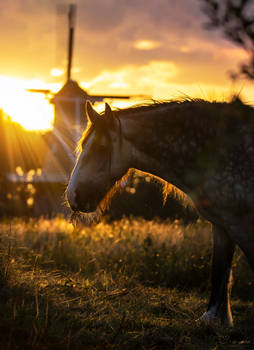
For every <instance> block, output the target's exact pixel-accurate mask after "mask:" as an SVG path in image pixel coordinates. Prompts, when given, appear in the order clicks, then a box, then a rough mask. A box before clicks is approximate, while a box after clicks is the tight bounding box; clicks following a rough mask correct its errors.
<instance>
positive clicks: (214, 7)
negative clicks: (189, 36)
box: [200, 0, 254, 79]
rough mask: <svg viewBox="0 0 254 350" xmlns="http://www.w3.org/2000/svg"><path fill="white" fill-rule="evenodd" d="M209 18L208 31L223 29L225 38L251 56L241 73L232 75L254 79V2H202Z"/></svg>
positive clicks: (206, 0)
mask: <svg viewBox="0 0 254 350" xmlns="http://www.w3.org/2000/svg"><path fill="white" fill-rule="evenodd" d="M200 1H201V3H202V9H203V11H204V13H205V14H206V15H207V16H208V18H209V22H208V23H207V24H206V25H205V27H206V28H207V29H216V28H220V29H222V31H223V33H224V35H225V37H226V38H227V39H229V40H230V41H232V42H234V43H236V44H237V45H239V46H241V47H242V48H243V49H244V50H245V51H246V52H247V53H248V55H249V60H248V62H245V63H242V65H241V67H240V71H238V72H234V73H231V77H232V79H236V78H238V77H239V76H240V75H241V76H244V77H247V78H248V79H254V1H253V0H200Z"/></svg>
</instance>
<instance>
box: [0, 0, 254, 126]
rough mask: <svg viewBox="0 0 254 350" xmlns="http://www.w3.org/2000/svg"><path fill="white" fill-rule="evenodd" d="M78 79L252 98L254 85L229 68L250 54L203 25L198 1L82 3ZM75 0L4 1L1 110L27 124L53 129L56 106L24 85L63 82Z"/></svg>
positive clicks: (157, 93)
mask: <svg viewBox="0 0 254 350" xmlns="http://www.w3.org/2000/svg"><path fill="white" fill-rule="evenodd" d="M73 2H74V3H76V4H77V21H76V32H75V43H74V62H73V74H72V76H73V79H76V80H77V81H78V82H79V83H80V85H81V86H83V87H84V88H85V89H87V91H88V92H90V93H93V94H98V93H102V94H148V95H150V96H151V97H153V98H155V99H165V98H172V97H177V96H179V95H183V94H187V95H190V96H199V97H202V98H208V99H211V98H217V99H226V98H228V97H229V95H230V94H232V93H233V92H239V91H241V92H242V96H243V98H244V99H245V100H246V101H247V102H249V103H254V98H253V93H254V82H246V81H243V80H241V81H239V82H237V83H234V84H233V83H232V81H231V80H230V78H229V75H228V71H230V70H233V69H236V68H237V67H238V65H239V63H241V62H242V61H244V60H245V59H246V57H247V56H246V53H245V52H244V51H243V50H242V49H241V48H238V47H237V46H235V45H234V44H232V43H230V42H229V41H227V40H226V39H225V38H223V35H222V34H221V33H220V32H216V31H207V30H205V29H204V23H205V22H206V21H207V19H206V16H205V15H204V14H203V13H202V11H201V9H200V1H199V0H188V1H186V0H129V1H127V0H83V1H82V0H77V1H76V2H75V1H73ZM67 4H69V1H61V0H43V1H41V0H5V1H1V2H0V29H1V47H2V50H1V55H0V108H2V109H3V110H4V111H5V112H6V113H8V114H9V115H10V116H11V117H12V118H13V119H14V120H16V121H18V122H20V123H21V124H23V125H24V126H25V127H26V128H41V129H43V128H48V127H49V126H50V121H52V118H53V109H52V106H50V105H49V104H48V102H47V101H46V100H45V98H44V97H43V95H38V94H37V95H36V94H31V93H28V92H26V91H25V89H26V88H50V89H53V91H57V90H58V89H59V88H60V87H61V84H62V83H64V81H65V69H66V61H67V14H66V11H64V10H65V8H66V6H64V5H67Z"/></svg>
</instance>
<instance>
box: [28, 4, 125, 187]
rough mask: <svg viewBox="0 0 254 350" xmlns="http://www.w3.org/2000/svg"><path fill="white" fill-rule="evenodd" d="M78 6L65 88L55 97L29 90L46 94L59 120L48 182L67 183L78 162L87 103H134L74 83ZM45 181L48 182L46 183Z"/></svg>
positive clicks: (71, 20)
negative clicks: (93, 93) (118, 101)
mask: <svg viewBox="0 0 254 350" xmlns="http://www.w3.org/2000/svg"><path fill="white" fill-rule="evenodd" d="M76 12H77V8H76V5H74V4H70V5H69V6H68V33H69V35H68V56H67V57H68V60H67V69H66V81H65V83H64V85H63V86H62V88H61V89H60V90H59V91H58V92H57V93H56V94H52V92H51V91H50V90H40V89H29V90H28V91H30V92H37V93H44V94H46V95H48V96H53V97H52V98H51V103H52V104H53V105H54V108H55V120H54V127H53V130H52V135H51V141H50V150H49V153H48V155H47V157H46V159H45V164H44V167H43V169H42V170H43V177H45V178H46V179H45V181H47V182H57V183H66V181H68V178H69V175H70V172H71V170H72V168H73V165H74V161H75V152H74V151H75V147H76V144H77V141H78V140H79V138H80V136H81V133H82V131H83V130H84V129H85V127H86V123H87V120H86V115H85V103H86V101H87V100H89V101H91V102H92V103H95V102H100V101H103V100H104V99H106V98H107V99H121V100H122V99H130V98H131V96H119V95H91V94H89V93H87V92H86V91H85V90H83V89H82V88H81V87H80V86H79V84H78V82H77V81H75V80H73V79H72V62H73V48H74V33H75V17H76ZM43 181H44V180H43Z"/></svg>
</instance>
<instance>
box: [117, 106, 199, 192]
mask: <svg viewBox="0 0 254 350" xmlns="http://www.w3.org/2000/svg"><path fill="white" fill-rule="evenodd" d="M187 107H188V106H186V109H187ZM186 109H185V108H182V109H181V108H180V106H179V108H177V106H176V108H170V106H168V107H163V106H162V107H161V108H160V107H158V108H156V107H154V108H153V109H151V110H150V111H147V112H146V111H144V112H143V113H142V114H140V115H138V113H137V112H136V115H135V114H133V115H130V116H129V117H128V116H126V118H121V119H122V123H123V136H124V137H125V138H126V139H127V140H128V141H129V142H130V143H131V145H132V167H133V168H136V169H139V170H141V171H145V172H148V173H151V174H153V175H155V176H158V177H160V178H162V179H164V180H166V181H168V182H171V183H172V184H174V185H176V186H178V187H179V188H181V189H187V188H188V187H189V184H188V179H186V178H185V177H184V176H185V174H187V173H189V172H190V171H191V170H192V168H193V165H194V164H195V163H197V162H196V160H197V157H198V153H199V152H200V149H201V148H202V146H203V144H204V143H205V141H206V140H205V135H204V131H203V130H202V129H203V126H204V125H202V124H203V123H202V122H200V118H199V120H197V118H196V117H195V113H194V116H193V118H192V116H191V115H188V114H189V113H186ZM202 133H203V134H202Z"/></svg>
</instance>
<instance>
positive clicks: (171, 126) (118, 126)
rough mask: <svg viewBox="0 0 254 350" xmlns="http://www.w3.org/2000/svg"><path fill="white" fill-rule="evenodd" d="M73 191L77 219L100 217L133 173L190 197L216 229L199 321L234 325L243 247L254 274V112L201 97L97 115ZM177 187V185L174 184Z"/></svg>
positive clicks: (82, 147)
mask: <svg viewBox="0 0 254 350" xmlns="http://www.w3.org/2000/svg"><path fill="white" fill-rule="evenodd" d="M86 115H87V118H88V120H89V123H88V126H87V128H86V130H85V131H84V134H83V136H82V138H81V140H80V142H79V146H78V157H77V161H76V164H75V166H74V169H73V171H72V174H71V177H70V180H69V184H68V187H67V201H68V202H69V205H70V207H71V209H72V210H73V212H74V213H77V212H82V213H86V215H87V216H88V217H89V216H90V217H92V218H94V217H96V216H98V215H100V214H101V213H102V212H103V210H105V207H106V206H107V204H108V201H109V199H110V198H111V197H112V196H113V195H114V192H115V190H116V189H117V188H118V187H121V186H123V184H124V182H125V179H126V177H128V176H129V174H130V173H131V171H133V169H138V170H139V171H142V172H144V173H148V174H151V175H152V176H154V177H156V178H157V179H160V180H161V181H162V182H163V183H164V184H165V188H166V189H167V188H170V186H169V184H171V185H173V186H174V188H177V189H179V191H182V192H183V193H184V194H187V196H189V197H190V198H191V200H192V201H193V203H194V205H195V207H196V208H197V210H198V212H199V213H200V215H201V216H202V217H203V218H205V219H206V220H208V221H209V222H210V223H211V224H212V231H213V259H212V290H211V294H210V301H209V303H208V307H207V310H206V312H205V313H204V314H203V315H202V316H201V317H200V318H199V321H203V322H208V323H213V322H215V321H216V322H219V323H222V324H224V325H225V326H232V325H233V319H232V313H231V306H230V291H231V285H232V272H231V265H232V258H233V254H234V250H235V246H236V245H238V246H239V247H240V248H241V250H242V251H243V252H244V254H245V255H246V257H247V260H248V262H249V264H250V266H251V268H252V269H253V270H254V232H253V224H254V108H252V107H251V106H248V105H246V104H243V103H242V102H241V101H240V99H238V98H236V99H235V100H233V101H231V102H208V101H205V100H198V99H183V100H178V101H167V102H153V103H151V104H147V105H140V106H135V107H129V108H126V109H120V110H112V109H111V108H110V106H109V105H108V104H107V103H106V105H105V112H103V113H101V114H99V113H97V112H96V111H95V110H94V109H93V107H92V105H91V103H90V102H87V103H86ZM171 187H172V186H171Z"/></svg>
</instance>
